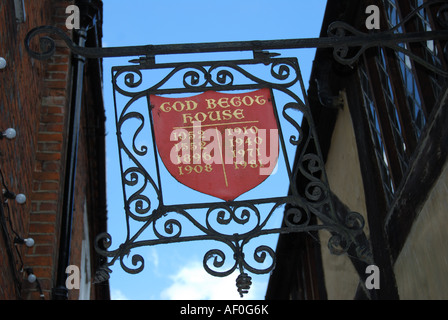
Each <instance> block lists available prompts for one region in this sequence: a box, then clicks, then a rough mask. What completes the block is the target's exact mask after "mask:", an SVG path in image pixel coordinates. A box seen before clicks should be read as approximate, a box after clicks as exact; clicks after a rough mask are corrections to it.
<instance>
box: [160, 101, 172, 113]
mask: <svg viewBox="0 0 448 320" xmlns="http://www.w3.org/2000/svg"><path fill="white" fill-rule="evenodd" d="M165 105H168V106H169V105H170V103H169V102H164V103H162V104H161V105H160V109H162V111H163V112H170V111H171V108H170V107H166V108H165Z"/></svg>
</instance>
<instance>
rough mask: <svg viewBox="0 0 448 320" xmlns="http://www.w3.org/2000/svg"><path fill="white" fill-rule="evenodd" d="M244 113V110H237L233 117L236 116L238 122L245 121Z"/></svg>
mask: <svg viewBox="0 0 448 320" xmlns="http://www.w3.org/2000/svg"><path fill="white" fill-rule="evenodd" d="M243 111H244V110H243V109H236V110H235V111H234V112H233V116H234V117H235V118H237V119H238V120H241V119H244V114H243Z"/></svg>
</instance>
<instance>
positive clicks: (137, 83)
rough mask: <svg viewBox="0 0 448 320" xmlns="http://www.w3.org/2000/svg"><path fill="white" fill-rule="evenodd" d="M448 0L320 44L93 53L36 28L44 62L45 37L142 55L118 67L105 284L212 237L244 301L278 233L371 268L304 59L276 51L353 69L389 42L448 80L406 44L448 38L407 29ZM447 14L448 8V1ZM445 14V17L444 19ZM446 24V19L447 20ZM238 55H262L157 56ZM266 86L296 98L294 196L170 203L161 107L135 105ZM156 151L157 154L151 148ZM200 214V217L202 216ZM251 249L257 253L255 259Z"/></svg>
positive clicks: (209, 267)
mask: <svg viewBox="0 0 448 320" xmlns="http://www.w3.org/2000/svg"><path fill="white" fill-rule="evenodd" d="M442 3H446V2H445V1H430V2H426V3H425V4H423V5H422V6H421V7H420V8H418V9H416V10H414V12H412V13H411V14H410V16H409V17H408V18H406V19H404V21H403V22H401V23H400V24H399V25H397V26H395V27H393V28H391V29H390V30H388V31H384V32H373V33H363V32H360V31H358V30H356V29H355V28H353V27H351V26H350V25H348V24H346V23H344V22H334V23H332V24H331V25H330V27H329V29H328V36H327V37H322V38H311V39H289V40H272V41H243V42H219V43H199V44H173V45H146V46H133V47H114V48H89V47H80V46H77V45H76V44H74V43H73V42H72V40H71V39H70V38H69V37H68V36H67V35H66V33H65V32H63V31H62V30H60V29H57V28H54V27H51V26H42V27H38V28H35V29H33V30H31V31H30V32H29V33H28V35H27V36H26V39H25V47H26V49H27V51H28V53H29V54H30V56H31V57H33V58H35V59H39V60H44V59H48V58H50V57H51V56H52V55H53V54H54V52H55V41H54V40H53V39H52V38H50V37H48V36H43V35H49V34H50V35H55V36H57V37H59V38H60V39H62V40H63V41H64V42H65V43H66V44H67V46H68V47H69V48H70V50H71V52H72V53H73V54H75V55H79V56H83V57H86V58H93V59H97V58H109V57H138V58H135V59H132V60H130V63H132V65H127V66H116V67H113V68H112V79H113V89H114V98H115V114H116V126H117V133H118V135H117V136H118V148H119V154H120V157H121V158H120V164H121V177H122V184H123V185H122V187H123V195H124V202H125V220H126V226H127V236H126V239H125V241H124V242H123V243H122V244H120V245H119V246H118V247H117V248H116V249H111V247H112V238H111V236H110V235H109V234H101V235H99V236H98V237H97V241H96V244H95V247H96V250H97V252H98V253H99V254H100V255H102V256H104V257H107V258H108V259H109V261H108V262H107V263H106V264H105V265H104V266H103V267H102V269H101V270H99V271H98V273H97V277H96V281H97V282H101V281H104V280H106V279H108V277H109V274H110V272H111V270H110V267H111V266H112V265H113V264H114V263H116V262H117V261H119V262H120V264H121V266H122V268H123V269H124V270H125V271H127V272H129V273H139V272H141V271H142V270H143V269H144V259H143V257H142V256H141V255H139V254H133V255H132V257H131V264H132V266H133V267H129V266H127V265H126V261H127V259H128V256H129V255H130V253H131V251H132V250H134V249H136V248H139V247H145V246H154V245H160V244H167V243H181V242H190V241H201V240H204V241H213V242H214V243H216V242H218V243H220V244H223V245H224V246H225V247H226V248H227V249H229V250H230V251H231V252H232V253H233V255H232V258H233V260H234V263H231V264H230V266H229V265H228V264H226V262H228V260H229V259H226V258H228V257H229V254H226V253H225V252H224V249H218V248H217V249H212V250H210V251H208V252H207V253H206V254H205V255H204V259H203V265H204V268H205V270H206V271H207V272H208V273H209V274H211V275H214V276H220V277H224V276H228V275H230V274H232V273H233V272H234V271H236V270H238V271H239V273H240V275H239V276H238V278H237V287H238V291H239V292H240V294H241V295H243V294H245V293H247V291H248V289H249V288H250V276H249V275H248V273H247V272H251V273H254V274H263V273H269V272H271V271H272V270H273V269H274V268H275V252H274V250H273V249H272V248H270V247H268V246H265V245H260V246H258V247H256V248H255V249H253V248H251V249H248V247H249V246H248V244H249V242H250V241H251V240H253V239H255V238H259V237H262V236H265V235H269V234H282V233H291V232H315V231H319V230H327V231H329V232H330V233H331V238H330V240H329V242H328V248H329V249H330V251H331V252H332V253H333V254H344V253H346V252H347V251H348V250H349V249H353V247H355V248H356V250H355V252H356V253H357V257H356V258H357V259H360V260H362V261H365V262H366V263H369V262H371V261H372V257H371V253H370V248H369V246H368V244H366V243H365V236H364V232H363V229H364V219H363V217H362V216H361V215H360V214H359V213H356V212H344V213H342V212H339V211H338V210H336V209H335V206H334V203H333V201H332V197H331V190H330V188H329V185H328V182H327V178H326V173H325V163H324V160H323V157H322V153H321V150H320V145H319V142H318V139H317V134H316V128H315V124H314V122H313V119H312V117H311V112H310V108H309V104H308V99H307V94H306V92H305V85H304V83H303V79H302V75H301V71H300V67H299V63H298V61H297V59H295V58H282V57H279V54H278V53H271V52H269V50H283V49H295V48H330V49H333V56H334V58H335V60H336V61H338V62H339V63H341V64H344V65H354V64H355V63H356V62H357V60H358V59H359V58H360V56H361V55H362V54H363V53H364V52H365V51H366V50H367V49H369V48H371V47H376V46H383V47H388V48H391V49H393V50H395V51H397V52H402V53H404V54H405V55H407V56H408V57H409V58H410V59H412V60H414V61H415V62H416V63H419V64H421V65H422V66H424V67H425V68H426V69H427V70H429V71H431V72H434V73H437V74H440V75H442V76H445V77H447V76H448V72H446V71H444V70H440V69H437V68H435V67H434V66H433V65H431V64H430V63H428V62H427V61H425V60H423V59H422V58H420V57H419V56H417V55H415V54H414V53H413V52H411V51H410V50H409V48H408V46H407V45H406V44H410V43H414V42H422V41H429V40H448V30H446V29H445V30H438V31H429V32H417V33H406V34H403V33H399V32H398V30H400V27H402V26H403V25H404V24H405V23H406V22H407V21H409V19H411V18H412V16H413V15H415V14H416V13H417V12H418V11H419V10H422V9H424V8H427V7H428V6H430V5H434V4H439V5H440V4H442ZM440 10H446V5H445V6H443V7H442V8H441V9H440ZM441 12H442V11H441ZM438 16H439V18H440V19H442V16H443V15H442V14H440V15H438ZM442 22H443V23H446V21H445V20H443V21H442ZM441 24H442V23H441ZM36 37H39V41H38V42H34V41H33V39H34V38H36ZM36 48H38V49H36ZM229 51H252V52H253V59H251V60H232V61H208V62H195V63H165V64H158V63H156V60H155V57H156V56H158V55H164V54H180V53H204V52H229ZM255 65H256V66H259V67H260V68H264V70H265V71H266V72H265V73H263V76H260V75H258V74H255V73H254V72H252V71H251V70H252V69H251V67H252V66H255ZM155 69H157V70H159V71H164V74H163V75H161V76H159V77H160V78H159V79H160V81H156V82H155V83H151V84H147V83H145V80H146V79H147V73H150V72H151V71H152V70H155ZM175 77H177V79H181V80H182V81H181V83H180V85H177V86H168V85H167V84H168V83H169V82H170V81H171V80H172V79H174V78H175ZM259 88H268V89H269V90H271V93H272V95H273V96H274V97H275V96H276V94H283V95H285V96H286V97H287V99H286V101H282V102H280V101H276V103H277V105H276V110H275V112H276V120H277V122H278V124H279V129H280V131H282V128H283V127H284V126H289V127H290V128H292V129H293V130H294V132H293V133H286V131H284V130H283V131H282V132H281V134H280V137H279V139H280V146H281V149H282V153H283V154H284V164H283V165H284V167H285V168H286V172H287V179H288V182H289V184H290V193H289V194H288V195H285V196H279V197H271V198H269V197H267V198H264V199H252V200H241V201H224V202H222V201H216V202H212V203H189V204H181V205H178V204H176V205H172V204H166V203H165V201H164V195H163V191H162V188H161V184H162V183H161V174H160V166H159V164H158V162H157V161H158V160H157V159H158V154H157V145H156V142H155V140H154V135H153V133H154V132H153V131H152V128H153V127H152V125H153V123H152V122H153V119H152V118H151V110H150V109H151V108H150V106H149V104H148V105H147V109H146V110H142V109H138V108H136V107H135V106H136V102H137V101H139V100H140V99H143V100H144V99H147V97H149V95H150V94H173V93H183V94H187V93H188V94H195V93H200V92H204V91H207V90H214V91H229V90H255V89H259ZM118 96H119V99H117V97H118ZM274 99H275V98H274ZM297 114H300V115H301V117H302V118H301V120H298V117H297ZM131 120H132V121H137V122H138V126H137V127H135V126H134V129H133V130H134V132H132V134H131V135H132V138H131V139H130V140H129V141H126V139H124V138H123V136H122V134H121V132H122V129H123V128H124V126H125V125H126V124H127V123H129V121H131ZM128 129H129V127H128ZM144 129H148V130H149V132H151V131H152V135H151V136H152V142H150V143H148V144H147V145H138V144H137V143H136V141H137V140H138V139H139V137H140V133H141V132H142V130H144ZM151 146H152V150H153V154H151V151H150V150H151ZM288 147H293V148H294V152H295V154H294V155H293V157H292V158H293V159H295V161H289V160H288V159H290V158H291V157H290V155H289V151H288ZM149 155H151V157H152V158H153V159H155V163H154V167H155V169H151V170H149V169H148V168H147V167H146V166H145V165H144V158H145V157H148V156H149ZM123 158H126V159H128V160H127V161H124V160H123ZM293 162H294V163H293ZM298 180H300V181H302V182H304V186H305V187H304V188H303V189H300V190H299V188H298V187H297V185H296V181H298ZM279 209H282V219H283V220H282V221H283V223H282V225H281V226H278V227H268V223H269V222H270V220H271V219H272V218H273V216H274V215H276V214H278V210H279ZM192 211H194V212H195V214H192ZM199 217H200V218H199ZM184 224H188V225H190V226H191V227H193V228H194V229H195V230H196V233H195V234H192V235H191V234H188V235H187V234H184V228H183V227H184ZM131 225H133V227H131ZM231 225H236V226H238V227H239V228H240V227H242V228H243V231H239V232H234V231H232V229H231V230H230V231H228V232H224V231H221V229H220V228H221V227H227V226H231ZM244 228H245V229H244ZM148 231H151V233H152V238H148V237H146V236H144V234H145V232H148ZM360 239H362V240H360ZM109 249H111V250H109ZM247 250H249V251H250V253H251V255H248V252H247ZM249 260H250V261H249ZM253 264H256V265H257V267H255V266H253Z"/></svg>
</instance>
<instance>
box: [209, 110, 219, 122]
mask: <svg viewBox="0 0 448 320" xmlns="http://www.w3.org/2000/svg"><path fill="white" fill-rule="evenodd" d="M213 113H215V114H216V117H215V118H213ZM208 118H209V119H210V120H211V121H221V113H220V112H219V111H209V112H208Z"/></svg>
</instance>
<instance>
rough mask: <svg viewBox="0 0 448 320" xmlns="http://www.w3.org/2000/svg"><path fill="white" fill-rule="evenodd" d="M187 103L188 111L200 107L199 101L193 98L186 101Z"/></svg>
mask: <svg viewBox="0 0 448 320" xmlns="http://www.w3.org/2000/svg"><path fill="white" fill-rule="evenodd" d="M185 103H186V104H187V109H186V110H187V111H193V110H196V108H197V107H198V103H197V102H195V101H192V100H188V101H185Z"/></svg>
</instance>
